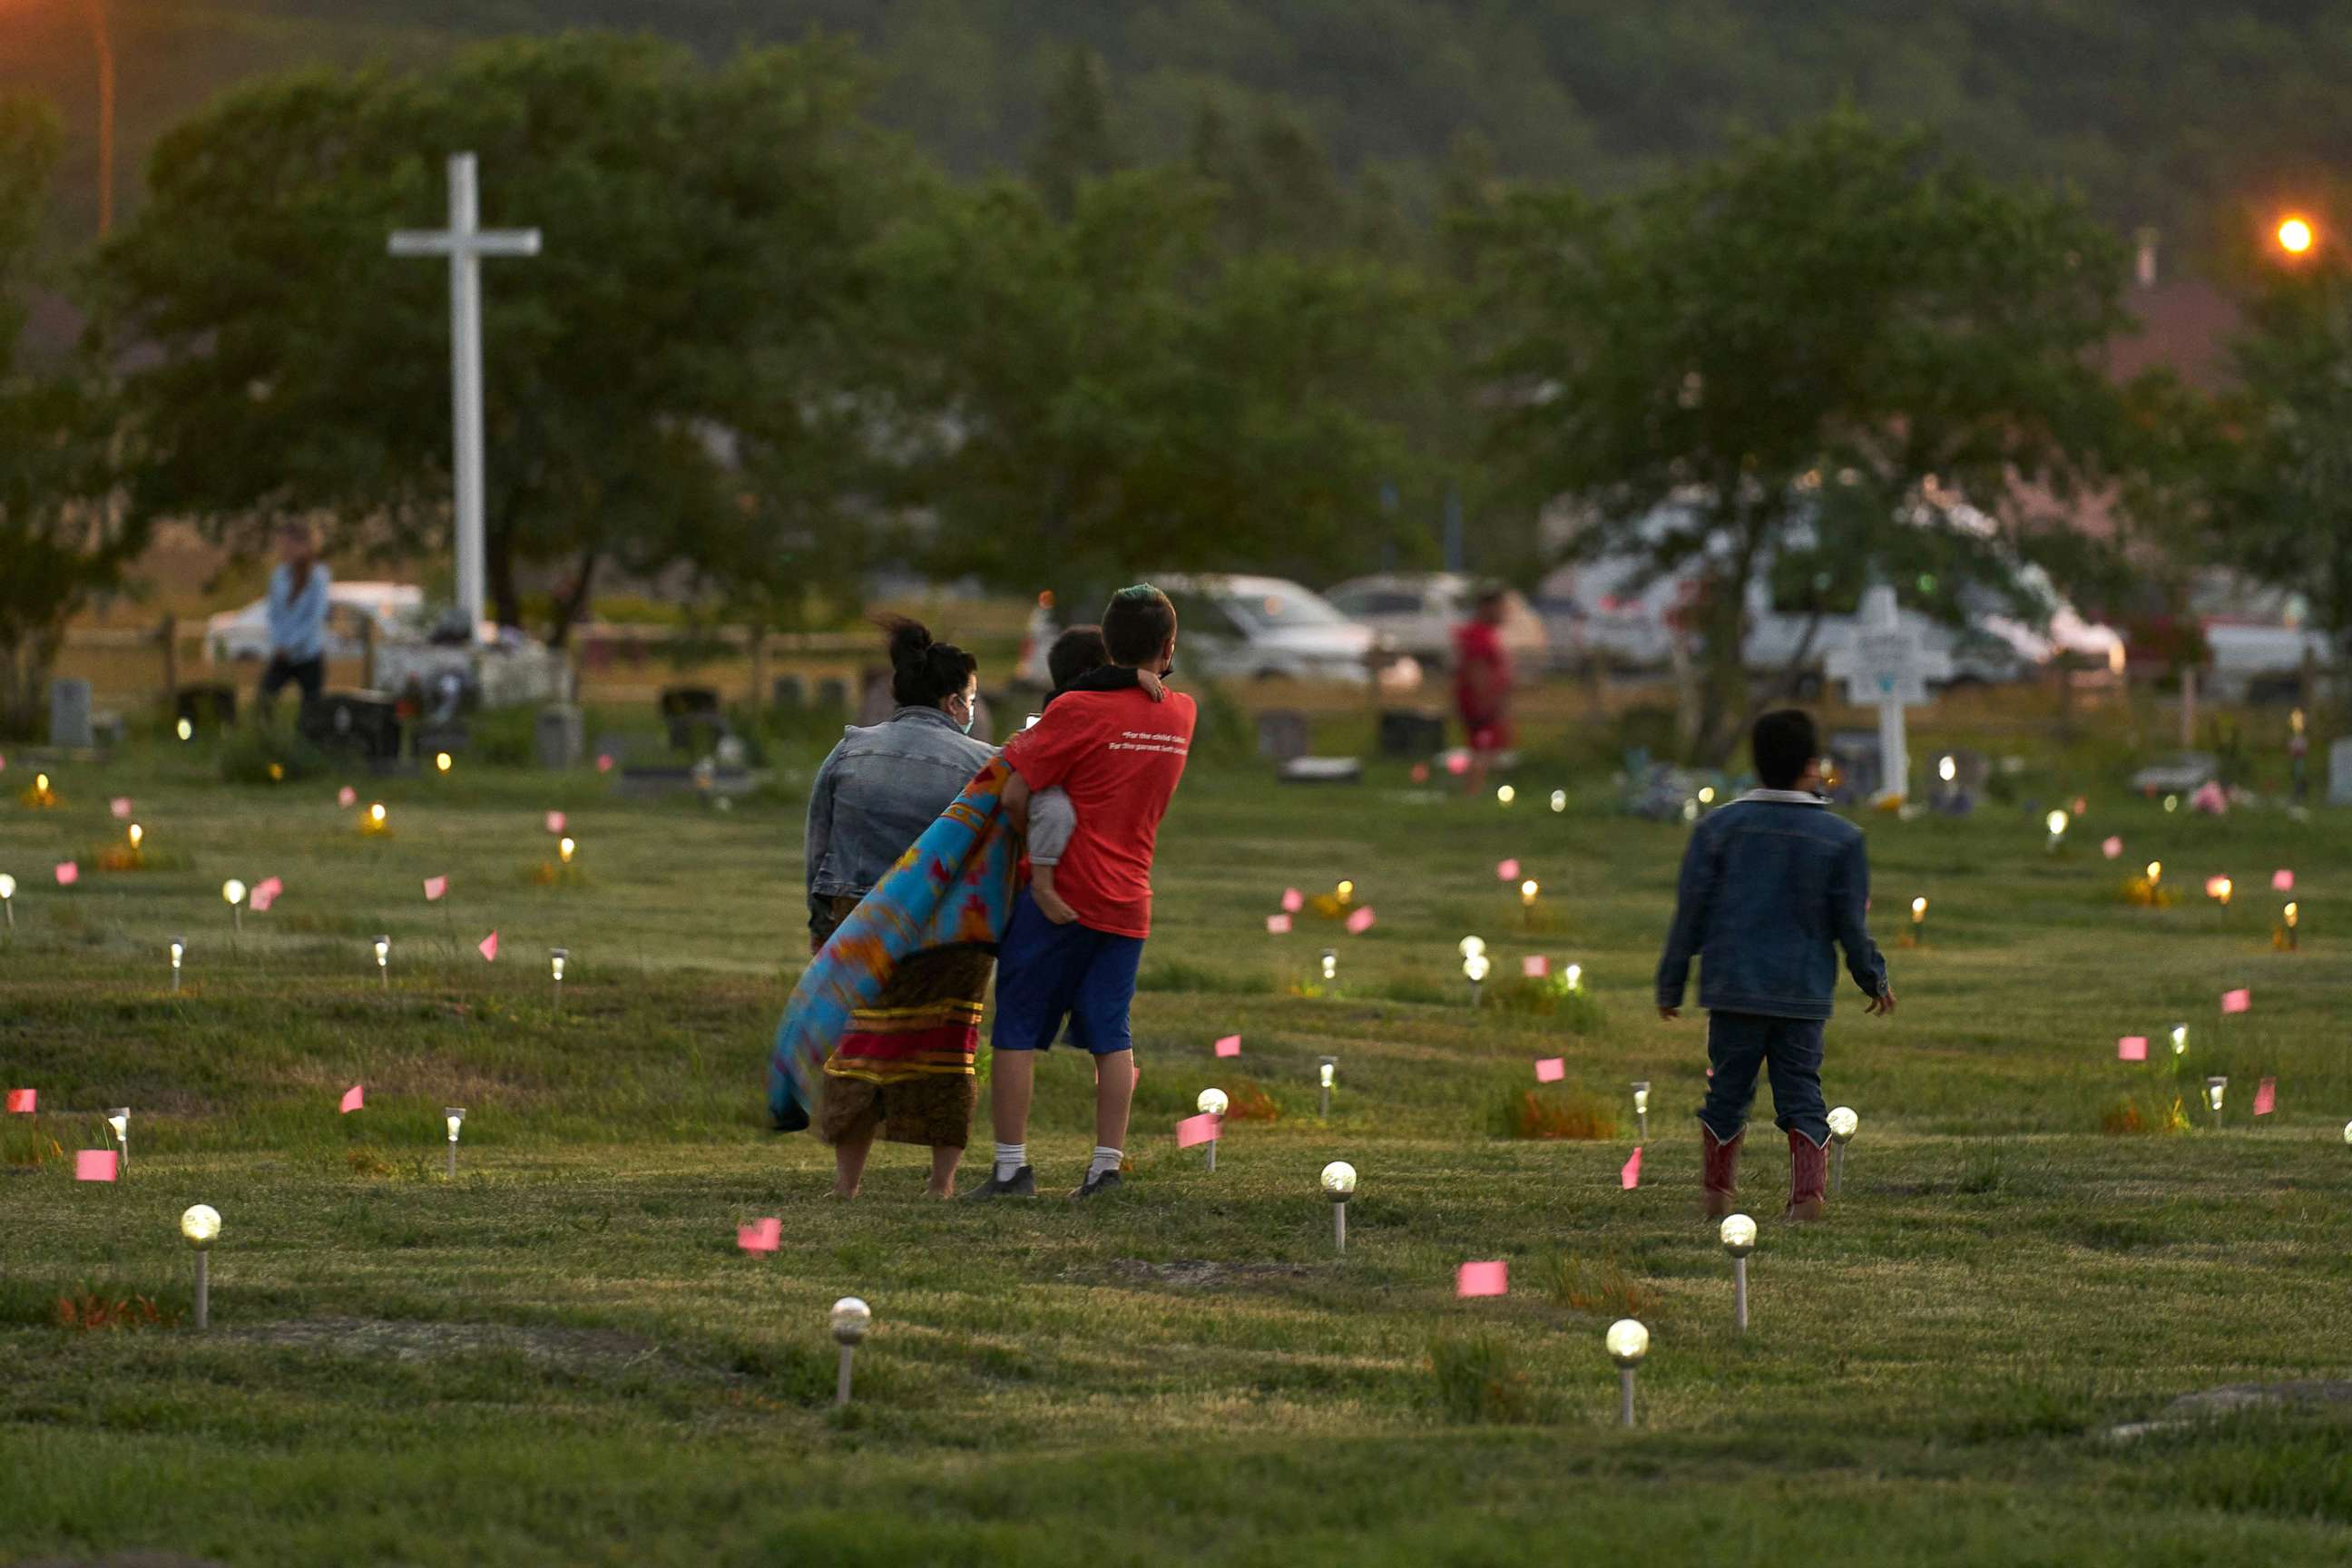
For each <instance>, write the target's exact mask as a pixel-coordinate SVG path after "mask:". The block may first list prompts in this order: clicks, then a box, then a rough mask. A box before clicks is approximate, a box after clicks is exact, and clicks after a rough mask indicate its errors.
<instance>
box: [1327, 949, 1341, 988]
mask: <svg viewBox="0 0 2352 1568" xmlns="http://www.w3.org/2000/svg"><path fill="white" fill-rule="evenodd" d="M1323 978H1324V980H1325V981H1326V982H1329V981H1333V980H1337V979H1339V949H1337V948H1333V947H1327V948H1325V949H1324V950H1323Z"/></svg>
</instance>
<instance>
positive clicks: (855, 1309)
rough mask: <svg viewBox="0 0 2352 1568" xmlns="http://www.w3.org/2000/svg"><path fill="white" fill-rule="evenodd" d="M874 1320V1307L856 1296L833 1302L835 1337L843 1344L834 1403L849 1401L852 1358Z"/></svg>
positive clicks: (834, 1387)
mask: <svg viewBox="0 0 2352 1568" xmlns="http://www.w3.org/2000/svg"><path fill="white" fill-rule="evenodd" d="M873 1321H874V1309H873V1308H871V1307H869V1306H867V1305H866V1303H865V1302H863V1301H861V1300H858V1299H857V1298H856V1297H855V1296H844V1297H843V1298H842V1299H841V1300H838V1301H835V1303H834V1304H833V1338H834V1342H835V1343H836V1344H838V1345H840V1346H841V1375H840V1377H839V1378H838V1380H836V1381H835V1384H834V1385H833V1403H834V1404H835V1405H836V1406H845V1405H848V1403H849V1363H850V1358H851V1357H852V1356H854V1355H856V1353H857V1345H858V1342H859V1341H861V1340H863V1339H865V1337H866V1329H867V1328H869V1327H870V1326H872V1324H873Z"/></svg>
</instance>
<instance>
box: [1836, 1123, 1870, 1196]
mask: <svg viewBox="0 0 2352 1568" xmlns="http://www.w3.org/2000/svg"><path fill="white" fill-rule="evenodd" d="M1829 1123H1830V1143H1831V1145H1832V1147H1831V1151H1830V1195H1831V1196H1832V1197H1836V1196H1837V1195H1839V1194H1842V1193H1843V1192H1844V1191H1845V1146H1846V1143H1847V1142H1848V1141H1849V1140H1851V1139H1852V1138H1853V1135H1854V1131H1855V1130H1856V1129H1858V1128H1860V1127H1861V1126H1862V1118H1861V1117H1859V1116H1856V1115H1855V1114H1854V1113H1853V1107H1852V1106H1850V1105H1841V1106H1838V1107H1837V1108H1836V1109H1834V1110H1832V1111H1831V1112H1830V1115H1829Z"/></svg>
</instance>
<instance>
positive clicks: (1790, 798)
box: [1739, 789, 1829, 805]
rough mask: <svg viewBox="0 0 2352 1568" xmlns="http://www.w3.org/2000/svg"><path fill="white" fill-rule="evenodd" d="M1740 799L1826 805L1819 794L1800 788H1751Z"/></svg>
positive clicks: (1776, 803)
mask: <svg viewBox="0 0 2352 1568" xmlns="http://www.w3.org/2000/svg"><path fill="white" fill-rule="evenodd" d="M1739 798H1740V799H1741V800H1758V801H1764V802H1767V803H1769V804H1770V805H1828V804H1829V802H1827V801H1825V800H1823V799H1822V797H1821V796H1820V795H1813V794H1811V793H1810V792H1808V791H1805V790H1801V789H1751V790H1749V791H1748V793H1747V794H1746V795H1741V796H1740V797H1739Z"/></svg>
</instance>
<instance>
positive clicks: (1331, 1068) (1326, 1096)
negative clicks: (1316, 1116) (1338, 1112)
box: [1320, 1057, 1339, 1121]
mask: <svg viewBox="0 0 2352 1568" xmlns="http://www.w3.org/2000/svg"><path fill="white" fill-rule="evenodd" d="M1320 1076H1321V1078H1322V1080H1323V1110H1322V1117H1323V1120H1324V1121H1330V1120H1331V1084H1332V1081H1333V1080H1334V1079H1337V1078H1338V1077H1339V1058H1337V1057H1325V1058H1323V1060H1322V1064H1321V1073H1320Z"/></svg>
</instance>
